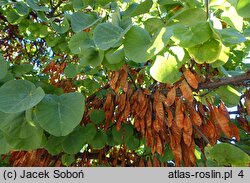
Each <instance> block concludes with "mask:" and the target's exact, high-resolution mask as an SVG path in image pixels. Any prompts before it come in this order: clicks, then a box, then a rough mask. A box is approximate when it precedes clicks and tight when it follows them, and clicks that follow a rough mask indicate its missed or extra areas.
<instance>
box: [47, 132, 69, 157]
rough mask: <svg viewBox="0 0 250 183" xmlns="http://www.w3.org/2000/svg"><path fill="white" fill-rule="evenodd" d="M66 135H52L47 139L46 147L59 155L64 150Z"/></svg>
mask: <svg viewBox="0 0 250 183" xmlns="http://www.w3.org/2000/svg"><path fill="white" fill-rule="evenodd" d="M64 139H65V137H55V136H53V135H50V136H49V138H48V140H47V141H46V143H45V145H44V148H45V149H46V150H47V151H48V152H49V153H50V154H51V155H52V156H54V155H57V154H59V153H61V152H63V148H62V142H63V140H64Z"/></svg>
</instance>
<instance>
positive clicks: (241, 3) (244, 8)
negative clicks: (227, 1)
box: [236, 0, 250, 18]
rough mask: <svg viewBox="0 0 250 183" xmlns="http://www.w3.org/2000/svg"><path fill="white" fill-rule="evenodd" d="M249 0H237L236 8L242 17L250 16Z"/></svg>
mask: <svg viewBox="0 0 250 183" xmlns="http://www.w3.org/2000/svg"><path fill="white" fill-rule="evenodd" d="M249 9H250V1H249V0H238V3H237V5H236V10H237V12H238V14H239V15H240V16H242V17H243V18H250V11H249Z"/></svg>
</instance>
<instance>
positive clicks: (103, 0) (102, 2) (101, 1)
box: [95, 0, 114, 6]
mask: <svg viewBox="0 0 250 183" xmlns="http://www.w3.org/2000/svg"><path fill="white" fill-rule="evenodd" d="M95 1H96V2H97V3H99V4H100V5H102V6H105V5H107V4H108V3H110V2H112V1H114V0H95Z"/></svg>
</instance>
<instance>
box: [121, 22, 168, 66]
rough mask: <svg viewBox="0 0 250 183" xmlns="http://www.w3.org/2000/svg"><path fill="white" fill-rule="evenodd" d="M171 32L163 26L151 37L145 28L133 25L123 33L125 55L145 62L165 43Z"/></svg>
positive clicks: (139, 61)
mask: <svg viewBox="0 0 250 183" xmlns="http://www.w3.org/2000/svg"><path fill="white" fill-rule="evenodd" d="M171 34H172V33H171V32H169V31H168V29H166V28H165V27H164V28H162V29H160V30H159V31H158V32H157V33H156V34H155V35H154V37H153V38H151V36H150V35H149V33H148V32H147V31H146V30H145V29H143V28H141V27H139V26H133V27H132V28H131V29H130V30H129V31H128V32H127V34H126V35H125V40H124V50H125V55H126V56H127V57H128V58H129V59H131V60H133V61H134V62H137V63H142V62H146V61H147V60H149V59H151V58H152V57H153V56H155V55H156V54H157V53H159V52H160V51H161V50H162V49H163V48H164V47H165V46H166V45H167V43H168V41H169V38H170V37H171Z"/></svg>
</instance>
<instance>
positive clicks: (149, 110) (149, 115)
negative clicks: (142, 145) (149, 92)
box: [145, 99, 152, 128]
mask: <svg viewBox="0 0 250 183" xmlns="http://www.w3.org/2000/svg"><path fill="white" fill-rule="evenodd" d="M145 121H146V124H147V128H149V127H151V125H152V102H151V101H150V99H148V106H147V112H146V115H145Z"/></svg>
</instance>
